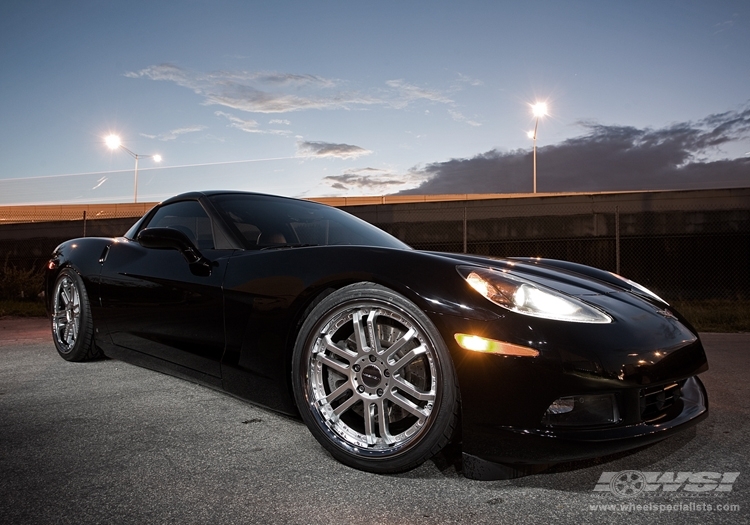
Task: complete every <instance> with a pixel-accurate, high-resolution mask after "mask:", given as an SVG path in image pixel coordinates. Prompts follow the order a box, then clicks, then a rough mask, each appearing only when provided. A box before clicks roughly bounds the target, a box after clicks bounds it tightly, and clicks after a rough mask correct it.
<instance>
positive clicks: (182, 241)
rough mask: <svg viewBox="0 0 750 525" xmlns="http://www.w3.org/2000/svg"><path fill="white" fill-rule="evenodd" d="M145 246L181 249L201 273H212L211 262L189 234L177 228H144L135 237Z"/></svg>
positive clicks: (191, 264) (183, 254) (193, 267)
mask: <svg viewBox="0 0 750 525" xmlns="http://www.w3.org/2000/svg"><path fill="white" fill-rule="evenodd" d="M135 240H136V241H138V243H139V244H140V245H141V246H143V247H144V248H157V249H162V250H164V249H166V250H177V251H179V252H180V253H181V254H182V256H183V257H184V258H185V260H186V261H187V262H188V264H190V266H191V268H192V269H194V270H199V271H198V273H199V274H203V273H205V271H204V270H202V268H204V269H205V270H207V271H208V273H211V262H210V261H209V260H208V259H206V258H205V257H203V254H201V252H200V251H199V250H198V248H197V247H196V246H195V244H193V242H192V241H191V240H190V239H189V238H188V236H187V235H185V234H184V233H182V232H181V231H180V230H177V229H175V228H144V229H143V230H141V231H140V232H139V233H138V236H137V237H136V239H135Z"/></svg>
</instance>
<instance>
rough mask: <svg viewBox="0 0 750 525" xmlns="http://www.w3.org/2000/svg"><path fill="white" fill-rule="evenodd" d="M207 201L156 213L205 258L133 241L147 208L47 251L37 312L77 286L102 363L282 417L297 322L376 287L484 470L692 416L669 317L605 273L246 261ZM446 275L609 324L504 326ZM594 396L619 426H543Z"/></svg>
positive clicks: (494, 311)
mask: <svg viewBox="0 0 750 525" xmlns="http://www.w3.org/2000/svg"><path fill="white" fill-rule="evenodd" d="M218 195H221V192H209V193H192V194H185V195H181V196H178V197H175V198H172V199H170V200H168V201H165V202H164V203H162V204H161V205H160V207H164V206H166V205H168V204H171V203H179V202H182V201H196V202H199V203H200V204H201V206H202V207H203V208H204V209H205V211H206V213H207V215H208V216H209V217H210V220H211V223H212V225H213V228H214V230H213V232H214V239H215V245H214V246H213V247H212V248H209V249H202V250H199V251H198V250H197V248H196V249H195V251H196V252H197V254H198V255H196V254H195V253H192V252H191V250H192V248H193V247H194V246H193V247H191V243H190V241H188V245H185V240H187V238H186V239H185V240H183V239H182V238H181V237H179V236H177V237H174V238H173V237H169V235H168V234H167V237H165V232H159V231H158V230H157V229H156V228H154V231H151V232H149V229H148V228H146V229H144V228H145V227H146V226H148V225H149V221H150V220H151V218H152V217H154V216H155V213H156V212H157V211H158V209H159V208H160V207H157V208H156V209H154V210H152V211H151V212H149V213H148V214H146V216H145V217H144V218H143V219H142V220H141V221H139V222H138V223H136V225H134V227H133V228H131V230H129V231H128V233H126V235H125V236H124V237H121V238H117V239H103V238H85V239H75V240H72V241H68V242H66V243H63V244H62V245H60V247H58V248H57V249H56V251H55V253H54V254H53V258H52V261H51V264H50V266H49V268H48V272H47V290H48V293H47V297H50V296H51V294H50V293H49V291H50V290H51V287H52V286H53V283H54V280H55V277H56V275H57V273H58V272H59V271H60V269H61V268H64V267H71V268H73V269H75V270H76V271H77V272H78V273H79V274H80V275H81V277H82V278H83V281H84V284H85V286H86V290H87V292H88V295H89V298H90V300H91V306H92V315H93V317H94V323H95V338H96V343H97V344H98V345H99V346H101V347H102V348H103V349H104V351H105V353H106V354H107V355H110V356H113V357H117V358H121V359H125V360H129V361H133V362H136V363H137V364H140V365H143V366H148V367H150V368H155V369H158V370H161V371H165V372H168V373H172V374H176V375H179V376H182V377H186V378H190V379H192V380H197V381H201V382H203V383H205V384H208V385H211V386H214V387H219V388H222V389H224V390H226V391H228V392H230V393H233V394H236V395H239V396H242V397H245V398H247V399H249V400H251V401H254V402H256V403H260V404H262V405H264V406H267V407H269V408H272V409H274V410H278V411H281V412H284V413H287V414H295V413H296V407H295V405H294V401H293V396H292V393H291V383H290V380H291V353H292V348H293V345H294V342H295V339H296V335H297V332H298V330H299V328H300V326H301V324H302V322H303V321H304V319H305V316H306V312H308V311H309V309H310V307H311V305H314V304H315V303H316V301H318V300H320V299H321V298H322V297H324V296H325V295H327V294H328V293H330V292H331V291H333V290H336V289H338V288H341V287H343V286H346V285H348V284H352V283H357V282H362V281H368V282H373V283H377V284H380V285H383V286H386V287H388V288H390V289H392V290H395V291H396V292H398V293H400V294H402V295H404V296H405V297H406V298H408V299H409V300H411V301H412V302H413V303H415V304H416V305H417V306H418V307H419V308H421V309H422V310H423V311H424V312H426V313H427V315H428V316H429V317H430V319H431V320H432V321H433V322H434V324H435V325H436V327H437V328H438V330H439V331H440V333H441V334H442V336H443V339H444V340H445V342H446V344H447V345H448V348H449V350H450V352H451V356H452V358H453V364H454V367H455V369H456V372H457V376H458V381H459V389H460V392H461V399H462V410H461V417H462V421H461V425H462V443H461V446H462V449H463V451H464V452H465V453H468V454H471V455H473V456H476V457H480V458H485V459H490V460H493V461H503V462H522V463H550V462H557V461H567V460H572V459H580V458H584V457H593V456H598V455H602V454H607V453H612V452H618V451H621V450H627V449H631V448H634V447H637V446H641V445H643V444H646V443H649V442H653V441H656V440H659V439H662V438H664V437H666V436H667V435H669V434H671V433H673V432H675V431H678V430H680V429H683V428H686V427H687V426H689V425H691V424H693V423H695V422H697V421H699V420H700V419H702V418H704V417H706V415H707V412H708V401H707V396H706V393H705V390H704V389H703V386H702V384H701V383H700V381H699V380H698V379H697V377H696V378H694V376H696V375H697V374H699V373H701V372H703V371H705V370H707V367H708V365H707V362H706V357H705V353H704V351H703V347H702V345H701V343H700V340H699V338H698V335H697V333H696V331H695V330H694V329H693V328H692V327H691V326H690V324H689V323H688V322H687V321H686V320H685V319H684V318H682V317H681V316H680V315H679V314H678V313H677V312H675V311H674V310H673V309H671V308H670V307H669V306H667V305H665V304H663V303H660V302H659V301H657V300H655V299H653V298H651V297H648V296H646V295H644V294H643V293H641V292H639V291H638V290H634V289H633V288H632V287H631V286H630V285H629V284H628V283H627V282H625V281H623V280H621V279H619V278H618V277H617V276H614V275H613V274H610V273H608V272H603V271H601V270H597V269H594V268H589V267H585V266H581V265H576V264H573V263H566V262H563V261H546V260H539V259H505V260H500V259H489V258H483V257H477V256H467V255H458V254H446V253H434V252H420V251H415V250H410V249H405V248H400V247H398V246H396V247H373V246H351V245H337V246H305V247H294V248H280V249H273V250H259V249H250V247H249V246H248V243H247V240H246V239H243V238H241V237H240V236H239V235H238V232H237V230H236V228H234V227H233V226H232V225H231V224H228V223H227V222H226V221H225V218H226V217H224V216H223V214H222V213H220V212H219V211H218V210H217V209H216V206H215V202H216V199H215V197H216V196H218ZM268 198H269V199H273V198H271V197H268ZM212 199H213V200H212ZM279 199H281V198H279ZM139 236H140V237H139ZM136 238H140V239H141V242H140V243H139V242H138V241H136ZM170 243H171V244H170ZM145 246H151V247H148V248H147V247H145ZM168 246H172V249H170V248H168ZM217 248H218V249H217ZM187 252H190V253H187ZM191 257H192V259H191ZM459 265H477V266H482V267H494V268H498V269H507V270H509V271H511V272H514V273H516V274H518V275H522V276H524V277H526V278H528V279H531V280H533V281H535V282H538V283H540V284H543V285H545V286H549V287H551V288H554V289H557V290H560V291H562V292H564V293H567V294H570V295H573V296H577V297H579V298H582V299H584V300H585V301H587V302H589V303H590V304H592V305H594V306H597V307H599V308H601V309H603V310H605V311H606V312H608V313H609V314H610V315H611V316H612V318H613V322H612V323H610V324H582V323H569V322H560V321H552V320H546V319H540V318H532V317H528V316H523V315H520V314H516V313H513V312H510V311H508V310H505V309H503V308H501V307H499V306H496V305H494V304H493V303H491V302H489V301H487V300H486V299H484V298H483V297H482V296H480V295H479V294H478V293H476V292H475V291H474V290H473V289H472V288H470V287H469V286H468V285H467V283H466V281H465V280H464V279H463V278H462V277H461V276H460V275H459V274H458V272H457V270H456V267H457V266H459ZM459 332H460V333H469V334H476V335H481V336H485V337H489V338H492V339H496V340H499V341H504V342H509V343H513V344H516V345H521V346H525V347H530V348H533V349H536V350H538V351H539V356H538V357H534V358H530V357H515V356H498V355H489V354H482V353H477V352H471V351H467V350H464V349H462V348H461V347H459V346H458V344H457V343H456V341H455V339H454V334H456V333H459ZM690 378H694V379H690ZM685 380H687V382H686V383H685V384H684V386H683V391H684V392H685V395H684V397H683V399H681V400H680V401H679V402H678V403H677V405H678V406H676V407H674V408H672V409H671V411H670V412H669V413H665V414H664V415H663V417H662V418H661V419H659V420H658V421H651V422H648V421H642V420H641V419H642V418H641V414H640V410H639V403H640V401H639V397H640V396H641V395H642V391H643V389H644V388H649V387H652V386H654V385H657V386H658V385H663V384H667V383H671V382H681V381H685ZM600 392H611V393H613V394H614V395H615V398H616V400H617V404H618V407H619V411H620V414H621V416H622V420H621V421H620V422H619V423H618V424H616V425H612V426H610V427H607V428H597V429H586V428H583V429H564V430H561V429H553V428H549V427H546V426H545V425H543V424H542V418H543V416H544V413H545V410H546V409H547V407H548V406H549V405H550V403H552V402H553V401H554V400H555V399H557V398H559V397H563V396H576V395H586V394H591V393H600Z"/></svg>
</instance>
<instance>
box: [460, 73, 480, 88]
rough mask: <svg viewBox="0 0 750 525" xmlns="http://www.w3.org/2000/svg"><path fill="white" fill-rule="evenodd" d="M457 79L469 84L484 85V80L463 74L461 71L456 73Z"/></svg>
mask: <svg viewBox="0 0 750 525" xmlns="http://www.w3.org/2000/svg"><path fill="white" fill-rule="evenodd" d="M458 81H459V82H463V83H465V84H469V85H470V86H482V85H484V82H482V81H481V80H478V79H476V78H471V77H470V76H468V75H464V74H463V73H459V74H458Z"/></svg>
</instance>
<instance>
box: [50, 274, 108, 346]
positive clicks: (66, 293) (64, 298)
mask: <svg viewBox="0 0 750 525" xmlns="http://www.w3.org/2000/svg"><path fill="white" fill-rule="evenodd" d="M52 290H53V292H52V293H53V295H52V304H51V307H52V308H51V309H52V319H51V320H52V340H53V341H54V343H55V347H56V348H57V351H58V352H59V354H60V355H61V356H62V357H63V358H64V359H67V360H68V361H86V360H87V359H94V358H97V357H99V356H100V355H101V351H100V350H99V348H97V346H96V345H95V344H94V322H93V320H92V319H91V307H90V306H89V299H88V296H87V295H86V288H85V287H84V286H83V281H82V280H81V277H80V276H79V275H78V274H77V273H76V272H75V271H73V270H72V269H71V268H64V269H63V270H61V271H60V274H59V275H58V276H57V280H56V281H55V286H54V287H53V288H52Z"/></svg>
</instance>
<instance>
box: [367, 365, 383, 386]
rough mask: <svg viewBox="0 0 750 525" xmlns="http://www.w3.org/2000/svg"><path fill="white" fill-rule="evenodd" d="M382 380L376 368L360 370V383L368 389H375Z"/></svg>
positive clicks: (370, 367) (369, 367)
mask: <svg viewBox="0 0 750 525" xmlns="http://www.w3.org/2000/svg"><path fill="white" fill-rule="evenodd" d="M382 379H383V376H382V374H381V373H380V369H379V368H378V367H376V366H372V365H369V366H366V367H364V368H363V369H362V382H363V383H364V384H365V385H367V386H369V387H370V388H375V387H376V386H378V385H379V384H380V381H381V380H382Z"/></svg>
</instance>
